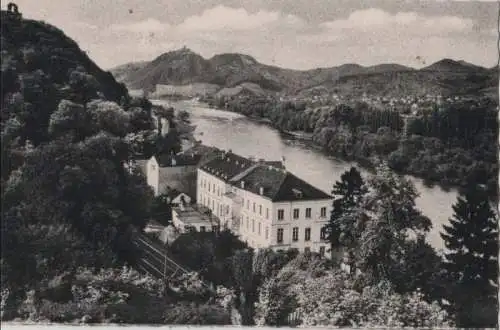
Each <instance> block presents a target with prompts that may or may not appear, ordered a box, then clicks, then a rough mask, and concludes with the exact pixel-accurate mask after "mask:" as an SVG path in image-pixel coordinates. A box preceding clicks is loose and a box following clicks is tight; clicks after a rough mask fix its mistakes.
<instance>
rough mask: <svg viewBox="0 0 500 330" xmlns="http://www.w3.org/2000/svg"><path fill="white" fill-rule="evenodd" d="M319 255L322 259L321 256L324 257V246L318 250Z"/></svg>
mask: <svg viewBox="0 0 500 330" xmlns="http://www.w3.org/2000/svg"><path fill="white" fill-rule="evenodd" d="M319 254H320V255H321V256H322V257H323V256H325V247H324V246H321V247H320V248H319Z"/></svg>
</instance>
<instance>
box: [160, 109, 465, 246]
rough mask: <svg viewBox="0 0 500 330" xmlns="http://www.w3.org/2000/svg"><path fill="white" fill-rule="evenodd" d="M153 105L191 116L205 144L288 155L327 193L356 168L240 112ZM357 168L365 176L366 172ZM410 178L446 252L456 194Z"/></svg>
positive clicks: (432, 236) (436, 242)
mask: <svg viewBox="0 0 500 330" xmlns="http://www.w3.org/2000/svg"><path fill="white" fill-rule="evenodd" d="M151 101H152V102H153V103H154V104H158V105H168V106H173V107H174V108H175V109H176V110H186V111H187V112H189V113H190V115H191V122H192V124H193V125H196V131H195V138H196V139H197V140H201V141H202V142H203V144H206V145H210V146H215V147H218V148H220V149H225V150H232V151H233V152H234V153H236V154H240V155H242V156H246V157H248V156H253V157H255V158H265V159H267V160H282V157H284V159H285V165H286V168H287V169H288V170H289V171H290V172H292V173H294V174H296V175H297V176H298V177H300V178H302V179H304V180H306V181H307V182H310V183H311V184H313V185H314V186H316V187H318V188H320V189H322V190H324V191H325V192H330V191H331V189H332V187H333V184H334V183H335V181H337V180H339V179H340V176H341V174H342V173H343V172H344V171H346V170H348V169H349V168H350V167H351V166H352V165H355V163H352V162H345V161H342V160H339V159H336V158H333V157H330V156H328V155H326V154H325V153H323V152H322V151H320V150H317V149H315V148H313V147H311V146H310V145H307V144H305V143H302V142H300V141H297V140H293V139H289V138H287V137H284V136H283V135H282V134H280V133H279V132H278V131H277V130H275V129H274V128H272V127H270V126H269V125H266V124H262V123H258V122H256V121H253V120H251V119H249V118H247V117H245V116H243V115H241V114H237V113H234V112H228V111H223V110H216V109H211V108H209V107H208V106H206V105H205V104H202V103H197V102H193V101H176V102H173V101H163V100H151ZM357 167H358V168H359V169H360V171H361V172H362V173H364V174H366V171H365V170H363V169H362V168H360V167H359V166H357ZM409 178H410V179H411V180H412V181H413V183H414V184H415V187H416V188H417V190H418V192H419V193H420V197H419V198H418V199H417V201H416V203H417V206H418V207H419V209H420V210H421V211H422V212H423V213H424V214H425V215H426V216H428V217H429V218H430V219H431V220H432V222H433V229H432V230H431V232H430V233H429V236H428V241H429V242H430V243H431V244H432V245H433V246H434V247H435V248H437V249H443V248H444V246H443V242H442V239H441V237H440V236H439V232H440V231H441V229H442V225H443V224H445V223H447V222H448V218H449V217H450V216H451V214H452V208H451V206H452V204H453V203H455V201H456V197H457V192H456V191H455V190H450V191H445V190H443V189H441V188H440V187H438V186H434V187H427V186H425V185H424V184H423V182H422V180H421V179H418V178H415V177H412V176H409Z"/></svg>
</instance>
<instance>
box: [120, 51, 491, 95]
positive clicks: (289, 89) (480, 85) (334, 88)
mask: <svg viewBox="0 0 500 330" xmlns="http://www.w3.org/2000/svg"><path fill="white" fill-rule="evenodd" d="M111 71H112V72H113V74H114V75H115V77H117V79H119V80H120V81H122V82H124V83H126V84H127V85H128V86H130V87H131V88H134V89H146V90H154V89H155V88H156V86H157V85H169V86H184V85H192V84H196V83H209V84H213V85H217V86H218V88H219V90H220V89H223V88H232V87H237V86H240V85H242V84H244V83H252V84H255V85H258V86H259V87H260V89H261V91H260V92H259V93H254V94H253V95H254V96H260V94H262V92H265V93H267V94H269V95H273V94H276V93H280V94H282V95H288V96H298V97H301V98H308V97H311V96H313V95H318V94H319V95H323V96H329V95H331V94H332V93H333V94H338V95H340V96H342V97H357V98H359V97H361V96H363V95H369V96H373V97H375V96H385V97H396V98H399V97H405V96H408V95H412V96H423V95H428V94H429V95H445V96H448V95H477V94H481V95H482V94H484V93H487V92H488V91H487V89H488V88H491V87H493V86H495V87H496V86H498V72H497V70H490V69H486V68H483V67H480V66H475V65H472V64H470V63H466V62H464V61H453V60H450V59H443V60H441V61H438V62H436V63H434V64H432V65H430V66H428V67H425V68H422V69H420V70H416V69H413V68H409V67H405V66H402V65H398V64H394V63H388V64H380V65H374V66H361V65H358V64H343V65H340V66H336V67H329V68H319V69H313V70H305V71H300V70H291V69H284V68H280V67H278V66H271V65H266V64H263V63H259V62H258V61H257V60H256V59H254V58H253V57H251V56H248V55H245V54H219V55H215V56H213V57H211V58H209V59H205V58H203V57H202V56H200V55H199V54H196V53H194V52H192V51H191V50H189V49H180V50H175V51H171V52H167V53H164V54H162V55H160V56H158V57H157V58H155V59H154V60H152V61H150V62H145V63H144V62H141V63H129V64H127V65H122V66H119V67H117V68H115V69H112V70H111ZM196 94H197V93H196V91H193V92H192V93H191V96H196ZM199 94H200V95H205V94H206V92H205V91H202V90H200V91H199ZM210 94H215V92H213V93H210Z"/></svg>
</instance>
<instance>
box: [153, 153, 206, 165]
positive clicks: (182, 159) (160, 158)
mask: <svg viewBox="0 0 500 330" xmlns="http://www.w3.org/2000/svg"><path fill="white" fill-rule="evenodd" d="M155 158H156V161H157V162H158V165H159V166H160V167H173V166H194V165H198V163H199V161H200V159H201V155H196V154H177V155H157V156H155ZM173 159H175V165H173V164H172V160H173Z"/></svg>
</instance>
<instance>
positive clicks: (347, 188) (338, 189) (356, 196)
mask: <svg viewBox="0 0 500 330" xmlns="http://www.w3.org/2000/svg"><path fill="white" fill-rule="evenodd" d="M367 192H368V189H367V187H366V185H365V182H364V180H363V177H362V176H361V173H359V171H358V170H357V169H356V168H355V167H351V169H350V170H349V171H345V172H344V173H343V174H342V176H341V177H340V181H337V182H336V183H335V185H334V186H333V190H332V194H333V195H335V196H336V198H334V200H333V209H332V213H331V215H330V223H329V225H328V237H329V240H330V244H331V247H332V249H333V248H334V247H335V246H337V245H339V244H341V241H342V239H341V237H345V238H346V239H345V240H343V241H344V244H345V241H347V240H352V239H354V237H352V236H353V234H352V232H351V230H349V229H348V226H344V224H342V219H343V217H344V216H345V215H347V214H348V213H349V212H350V211H351V210H352V209H353V208H354V207H355V206H356V205H358V204H359V203H360V202H361V200H362V198H363V196H364V195H365V194H366V193H367Z"/></svg>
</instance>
